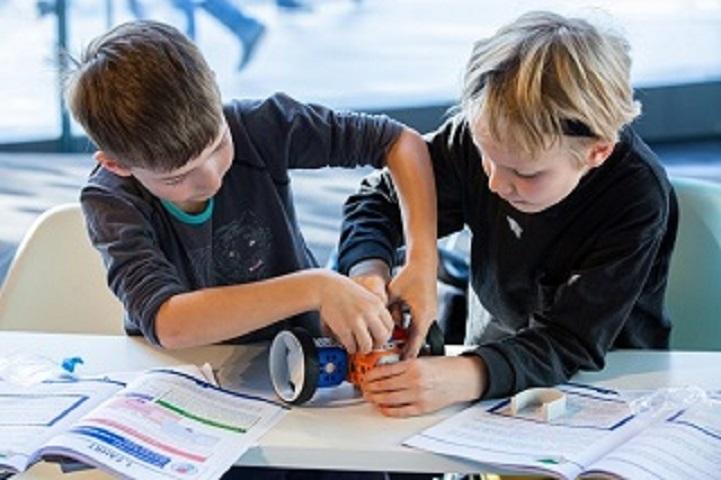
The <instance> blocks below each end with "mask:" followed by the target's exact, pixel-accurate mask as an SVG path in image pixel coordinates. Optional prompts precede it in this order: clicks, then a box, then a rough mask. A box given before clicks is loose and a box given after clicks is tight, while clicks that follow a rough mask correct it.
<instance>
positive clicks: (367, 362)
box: [347, 342, 403, 387]
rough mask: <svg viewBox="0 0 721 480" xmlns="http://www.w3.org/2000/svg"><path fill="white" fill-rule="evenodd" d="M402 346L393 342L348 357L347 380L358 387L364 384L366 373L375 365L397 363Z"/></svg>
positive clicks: (400, 343)
mask: <svg viewBox="0 0 721 480" xmlns="http://www.w3.org/2000/svg"><path fill="white" fill-rule="evenodd" d="M402 346H403V342H393V343H388V344H386V345H385V346H383V347H382V348H380V349H378V350H373V351H372V352H370V353H353V354H351V355H349V356H348V378H347V380H348V381H349V382H350V383H352V384H353V385H355V386H357V387H360V386H361V385H363V382H365V377H366V373H368V371H369V370H371V369H372V368H373V367H375V366H376V365H385V364H387V363H396V362H398V361H399V360H400V358H401V352H402Z"/></svg>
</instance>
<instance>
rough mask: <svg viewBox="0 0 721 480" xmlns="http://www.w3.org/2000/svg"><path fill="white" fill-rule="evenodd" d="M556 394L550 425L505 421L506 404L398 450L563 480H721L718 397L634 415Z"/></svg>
mask: <svg viewBox="0 0 721 480" xmlns="http://www.w3.org/2000/svg"><path fill="white" fill-rule="evenodd" d="M559 388H560V389H561V390H563V391H564V392H565V394H566V411H565V413H564V414H563V415H561V416H559V417H557V418H556V419H554V420H551V421H548V422H547V421H544V420H543V419H542V415H541V410H540V409H539V408H529V409H528V410H525V411H524V410H521V411H520V412H516V415H512V414H511V408H510V401H509V400H504V401H489V402H481V403H478V404H476V405H473V406H471V407H469V408H467V409H465V410H463V411H462V412H460V413H458V414H456V415H454V416H452V417H450V418H448V419H446V420H445V421H443V422H441V423H439V424H437V425H435V426H433V427H431V428H429V429H427V430H424V431H423V432H421V433H419V434H417V435H415V436H413V437H411V438H410V439H408V440H407V441H406V442H404V443H405V444H406V445H408V446H411V447H416V448H420V449H424V450H428V451H432V452H435V453H441V454H446V455H453V456H457V457H462V458H466V459H470V460H474V461H476V462H479V463H480V464H481V465H479V471H484V470H485V471H487V470H489V469H491V470H499V469H500V470H502V471H514V472H525V473H532V474H540V475H544V476H550V477H554V478H563V479H574V478H622V479H634V480H645V479H653V480H658V479H661V478H663V479H666V480H672V479H684V480H685V479H689V478H708V479H715V478H721V396H719V395H713V394H709V395H708V396H706V398H705V399H704V400H703V401H698V402H694V403H692V404H690V405H687V406H684V407H683V408H678V407H676V408H674V407H669V405H673V404H674V403H673V402H666V403H665V404H663V405H661V407H660V408H655V407H657V406H658V402H648V403H649V404H650V405H652V406H654V408H648V409H646V410H642V411H640V413H637V414H634V413H633V410H637V409H632V408H631V407H630V406H629V403H628V402H627V401H625V399H627V398H628V395H622V394H620V392H615V391H612V390H607V389H601V388H596V387H591V386H584V385H564V386H561V387H559ZM636 404H638V402H636ZM664 405H665V406H664Z"/></svg>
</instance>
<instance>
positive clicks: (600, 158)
mask: <svg viewBox="0 0 721 480" xmlns="http://www.w3.org/2000/svg"><path fill="white" fill-rule="evenodd" d="M615 146H616V144H615V143H613V142H609V141H607V140H598V141H596V142H593V145H591V149H590V150H589V151H588V156H587V158H586V163H587V164H588V166H589V167H591V168H596V167H600V166H601V165H603V162H605V161H606V159H607V158H608V157H610V156H611V153H613V148H614V147H615Z"/></svg>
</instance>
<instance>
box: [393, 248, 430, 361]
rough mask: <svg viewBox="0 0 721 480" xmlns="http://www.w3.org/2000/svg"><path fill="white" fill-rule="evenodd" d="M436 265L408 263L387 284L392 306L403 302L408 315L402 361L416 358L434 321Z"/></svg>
mask: <svg viewBox="0 0 721 480" xmlns="http://www.w3.org/2000/svg"><path fill="white" fill-rule="evenodd" d="M436 276H437V262H436V261H435V259H434V258H431V259H428V261H424V262H407V263H406V265H405V266H404V267H403V268H402V269H401V270H400V271H399V272H398V274H397V275H396V276H395V277H394V278H393V280H391V282H390V284H389V285H388V292H389V295H390V302H391V303H404V304H406V305H407V306H408V308H409V309H410V313H411V322H410V325H409V331H408V333H409V335H408V341H407V342H406V345H405V347H404V350H403V358H413V357H416V356H418V352H419V351H420V349H421V347H422V346H423V343H424V342H425V339H426V334H427V333H428V329H429V328H430V326H431V323H433V321H434V320H436V315H437V308H438V293H437V287H436Z"/></svg>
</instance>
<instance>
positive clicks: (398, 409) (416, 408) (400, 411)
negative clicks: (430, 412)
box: [378, 403, 424, 418]
mask: <svg viewBox="0 0 721 480" xmlns="http://www.w3.org/2000/svg"><path fill="white" fill-rule="evenodd" d="M378 409H379V410H380V412H381V413H382V414H383V415H385V416H386V417H395V418H403V417H415V416H418V415H422V414H423V413H424V411H423V409H422V408H421V406H420V405H419V404H417V403H411V404H408V405H395V406H392V407H383V406H378Z"/></svg>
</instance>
